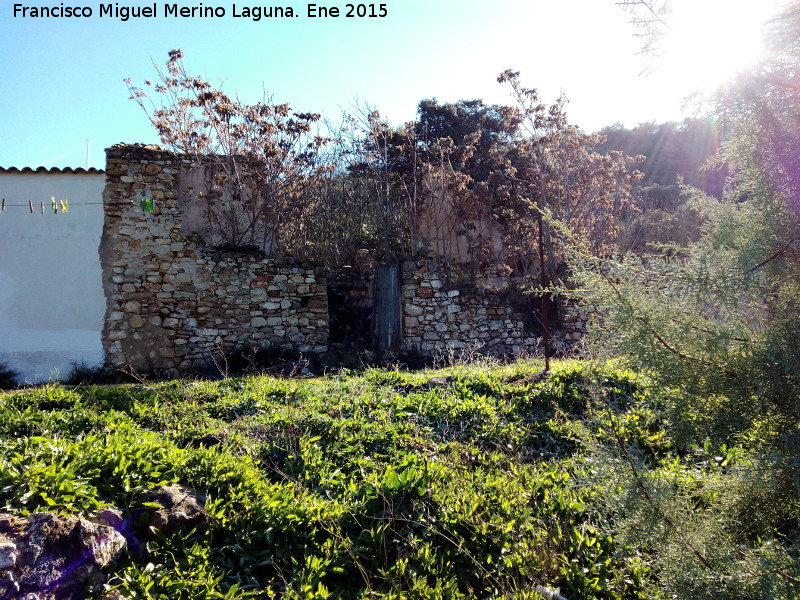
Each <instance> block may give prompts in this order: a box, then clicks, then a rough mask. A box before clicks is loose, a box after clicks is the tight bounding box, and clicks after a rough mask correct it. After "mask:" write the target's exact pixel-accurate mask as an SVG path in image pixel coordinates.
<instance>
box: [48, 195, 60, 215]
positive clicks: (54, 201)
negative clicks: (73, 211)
mask: <svg viewBox="0 0 800 600" xmlns="http://www.w3.org/2000/svg"><path fill="white" fill-rule="evenodd" d="M50 204H51V205H52V207H53V214H54V215H57V214H58V205H57V204H56V197H55V196H50Z"/></svg>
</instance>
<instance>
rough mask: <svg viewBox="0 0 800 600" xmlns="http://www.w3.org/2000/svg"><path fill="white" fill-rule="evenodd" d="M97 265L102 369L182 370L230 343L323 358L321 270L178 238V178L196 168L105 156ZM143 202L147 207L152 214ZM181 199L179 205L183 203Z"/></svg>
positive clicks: (137, 156)
mask: <svg viewBox="0 0 800 600" xmlns="http://www.w3.org/2000/svg"><path fill="white" fill-rule="evenodd" d="M106 155H107V165H106V187H105V190H104V193H103V200H104V209H105V225H104V230H103V236H102V239H101V243H100V261H101V265H102V270H103V285H104V291H105V296H106V315H105V324H104V328H103V336H102V339H103V346H104V350H105V356H106V363H107V364H108V365H111V366H131V367H133V368H135V369H139V370H153V369H163V370H171V371H178V372H180V371H186V370H189V369H193V368H198V367H202V366H206V365H209V364H210V363H213V362H214V361H215V360H219V359H220V358H221V354H222V353H226V352H230V351H232V350H234V349H235V348H236V347H237V346H239V347H240V346H245V345H252V344H259V345H268V346H278V347H281V348H284V349H291V350H295V351H299V352H324V351H326V350H327V343H328V308H327V294H326V278H325V272H324V269H323V268H322V267H320V266H318V265H313V264H310V263H298V262H295V261H292V260H286V259H275V258H266V257H264V256H263V255H261V254H259V253H253V252H233V251H219V250H214V249H212V248H209V247H206V246H204V245H203V242H202V240H201V239H200V238H198V237H196V236H193V235H191V233H190V232H189V231H187V227H186V223H185V222H184V219H183V217H184V215H185V214H187V210H186V209H185V207H184V206H181V201H179V197H180V196H181V195H182V190H181V189H179V183H178V182H179V181H181V180H184V181H186V180H192V173H193V172H195V171H197V170H202V169H204V168H205V166H204V165H202V164H199V163H197V162H195V161H194V160H193V159H192V158H190V157H186V156H176V155H174V154H172V153H169V152H165V151H163V150H161V149H160V148H157V147H152V146H128V145H120V146H115V147H113V148H110V149H108V150H107V151H106ZM142 200H152V212H150V210H149V206H147V203H145V208H143V207H142V206H141V202H142ZM184 202H185V200H184Z"/></svg>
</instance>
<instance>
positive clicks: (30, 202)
mask: <svg viewBox="0 0 800 600" xmlns="http://www.w3.org/2000/svg"><path fill="white" fill-rule="evenodd" d="M28 206H30V208H31V214H33V200H28Z"/></svg>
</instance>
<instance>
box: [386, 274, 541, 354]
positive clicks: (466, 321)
mask: <svg viewBox="0 0 800 600" xmlns="http://www.w3.org/2000/svg"><path fill="white" fill-rule="evenodd" d="M402 292H403V345H404V349H405V350H409V351H416V352H421V353H422V354H431V353H434V352H437V351H446V350H448V349H452V350H453V351H455V352H457V353H460V352H464V351H477V352H479V353H481V354H495V355H520V354H531V353H535V352H536V351H537V349H538V348H539V345H540V342H541V340H540V338H538V337H536V336H534V335H532V334H531V333H530V332H529V331H528V330H527V329H526V326H525V323H524V321H523V318H522V315H520V314H519V313H517V312H516V311H514V309H513V308H512V307H511V306H509V305H508V303H503V302H502V301H500V300H499V298H498V295H497V294H496V293H492V292H491V291H489V290H485V291H476V290H471V289H470V290H460V289H457V288H454V287H452V286H449V285H447V278H446V277H445V276H444V274H443V271H442V270H441V269H439V268H437V266H436V264H435V262H434V261H428V260H421V261H407V262H405V263H403V268H402Z"/></svg>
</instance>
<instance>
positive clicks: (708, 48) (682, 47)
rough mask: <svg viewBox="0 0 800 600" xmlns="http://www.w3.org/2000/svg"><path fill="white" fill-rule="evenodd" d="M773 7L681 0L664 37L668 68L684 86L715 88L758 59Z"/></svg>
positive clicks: (746, 0) (749, 0) (743, 1)
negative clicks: (764, 29)
mask: <svg viewBox="0 0 800 600" xmlns="http://www.w3.org/2000/svg"><path fill="white" fill-rule="evenodd" d="M774 9H775V5H774V2H770V1H765V0H762V1H760V2H759V1H755V2H754V1H753V0H735V1H730V0H728V1H725V0H694V1H692V0H688V1H687V0H682V1H677V0H676V1H675V2H674V3H673V5H672V9H671V13H670V15H669V16H668V21H669V24H670V30H669V32H668V33H667V35H666V36H665V37H664V39H663V40H662V47H663V49H664V55H663V57H662V61H663V62H662V65H663V69H664V71H665V72H667V73H669V76H670V77H671V78H672V79H673V80H674V81H675V82H676V83H678V82H679V84H680V86H681V87H686V86H689V87H691V89H694V90H696V91H701V92H702V91H711V90H713V89H714V88H716V87H717V86H718V85H720V84H721V83H723V82H724V81H726V80H728V79H730V78H731V77H733V76H734V75H735V74H736V73H737V72H739V71H741V70H742V69H744V68H745V67H747V66H749V65H751V64H753V63H754V62H756V61H757V60H758V58H759V56H760V54H761V53H762V51H763V42H762V28H763V24H764V22H765V21H766V20H767V19H768V18H769V17H770V15H772V14H773V13H774Z"/></svg>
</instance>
